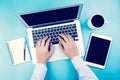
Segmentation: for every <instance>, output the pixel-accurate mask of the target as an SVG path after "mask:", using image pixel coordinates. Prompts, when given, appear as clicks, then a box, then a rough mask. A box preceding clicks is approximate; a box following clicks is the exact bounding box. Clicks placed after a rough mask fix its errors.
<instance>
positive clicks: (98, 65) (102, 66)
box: [84, 33, 112, 69]
mask: <svg viewBox="0 0 120 80" xmlns="http://www.w3.org/2000/svg"><path fill="white" fill-rule="evenodd" d="M93 36H94V37H98V38H101V39H105V40H108V41H110V45H109V48H108V51H107V56H106V59H105V64H104V65H101V64H97V63H93V62H90V61H86V58H87V54H88V50H89V47H90V43H91V40H92V37H93ZM111 43H112V38H111V37H108V36H104V35H100V34H96V33H92V34H91V37H90V41H89V44H88V47H87V51H86V55H85V59H84V61H85V63H86V64H87V65H90V66H93V67H96V68H100V69H104V68H105V66H106V62H107V58H108V54H109V51H110V47H111Z"/></svg>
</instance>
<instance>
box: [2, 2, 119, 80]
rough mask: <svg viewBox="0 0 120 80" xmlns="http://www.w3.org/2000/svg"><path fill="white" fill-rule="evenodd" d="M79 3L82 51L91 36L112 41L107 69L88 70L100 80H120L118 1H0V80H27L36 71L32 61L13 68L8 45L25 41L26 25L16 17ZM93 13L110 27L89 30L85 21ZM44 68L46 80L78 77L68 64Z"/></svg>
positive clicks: (56, 64)
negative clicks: (18, 39)
mask: <svg viewBox="0 0 120 80" xmlns="http://www.w3.org/2000/svg"><path fill="white" fill-rule="evenodd" d="M81 2H82V3H83V4H84V7H83V11H82V15H81V18H80V21H81V26H82V34H83V40H84V48H85V51H86V48H87V44H88V41H89V36H90V33H91V32H96V33H100V34H104V35H108V36H111V37H112V38H113V42H112V46H111V49H110V52H109V56H108V60H107V64H106V68H105V69H104V70H101V69H97V68H94V67H90V68H91V69H92V70H93V71H94V72H95V74H96V75H97V77H98V78H99V80H120V62H119V61H120V9H119V8H120V0H84V1H83V0H81V1H80V0H0V80H30V78H31V75H32V73H33V70H34V67H35V65H33V64H32V62H31V61H30V62H26V63H23V64H19V65H16V66H13V65H12V62H11V58H10V55H9V50H8V47H7V44H6V43H7V41H9V40H13V39H16V38H21V37H26V39H27V32H26V28H25V25H24V24H23V23H21V22H20V20H19V19H18V18H17V17H16V14H19V13H25V12H31V11H38V10H44V9H50V8H56V7H60V6H66V5H71V4H78V3H81ZM95 13H100V14H101V15H103V16H105V18H106V19H107V20H109V24H108V25H106V26H105V27H104V28H103V29H98V30H91V29H89V28H88V26H87V20H88V18H89V17H90V16H91V15H93V14H95ZM27 40H28V39H27ZM47 66H48V72H47V75H46V78H45V79H46V80H78V74H77V72H76V71H75V69H74V67H73V65H72V64H71V61H70V60H59V61H55V62H51V63H48V64H47Z"/></svg>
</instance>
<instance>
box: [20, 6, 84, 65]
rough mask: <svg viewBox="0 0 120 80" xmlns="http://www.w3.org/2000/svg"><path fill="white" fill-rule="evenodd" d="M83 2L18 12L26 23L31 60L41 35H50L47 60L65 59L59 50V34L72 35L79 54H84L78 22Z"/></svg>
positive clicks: (34, 60) (34, 55)
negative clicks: (48, 8)
mask: <svg viewBox="0 0 120 80" xmlns="http://www.w3.org/2000/svg"><path fill="white" fill-rule="evenodd" d="M82 7H83V4H77V5H72V6H66V7H61V8H56V9H50V10H44V11H38V12H30V13H25V14H19V15H18V17H19V19H20V20H21V21H22V22H23V23H24V24H25V25H26V27H27V33H28V39H29V46H30V53H31V56H32V61H33V63H34V64H35V63H36V62H37V61H36V51H35V48H36V42H37V41H38V40H39V39H41V38H43V37H46V36H48V37H50V38H51V42H52V44H53V46H54V51H53V55H52V56H51V58H50V59H49V61H56V60H60V59H67V58H68V57H67V56H66V55H65V54H64V53H63V52H62V51H61V50H60V48H59V40H58V38H57V36H58V35H59V34H69V35H71V36H72V37H73V39H74V41H75V43H76V45H77V47H78V50H79V54H80V55H81V56H83V55H84V46H83V40H82V33H81V26H80V22H79V18H80V14H81V11H82Z"/></svg>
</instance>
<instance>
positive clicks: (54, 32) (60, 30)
mask: <svg viewBox="0 0 120 80" xmlns="http://www.w3.org/2000/svg"><path fill="white" fill-rule="evenodd" d="M59 34H69V35H71V36H72V37H73V39H74V40H75V41H77V40H78V35H77V29H76V24H68V25H62V26H57V27H51V28H46V29H38V30H33V31H32V37H33V42H34V47H36V43H37V41H38V40H39V39H41V38H43V37H47V36H48V37H50V38H51V42H52V44H53V45H54V44H58V43H59V40H58V38H57V37H58V35H59Z"/></svg>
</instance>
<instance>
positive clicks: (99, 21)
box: [88, 14, 109, 29]
mask: <svg viewBox="0 0 120 80" xmlns="http://www.w3.org/2000/svg"><path fill="white" fill-rule="evenodd" d="M108 23H109V22H108V21H107V20H105V18H104V17H103V16H102V15H100V14H95V15H93V16H91V17H90V19H89V20H88V26H89V27H90V28H91V29H99V28H102V27H103V26H104V25H105V24H108Z"/></svg>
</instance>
